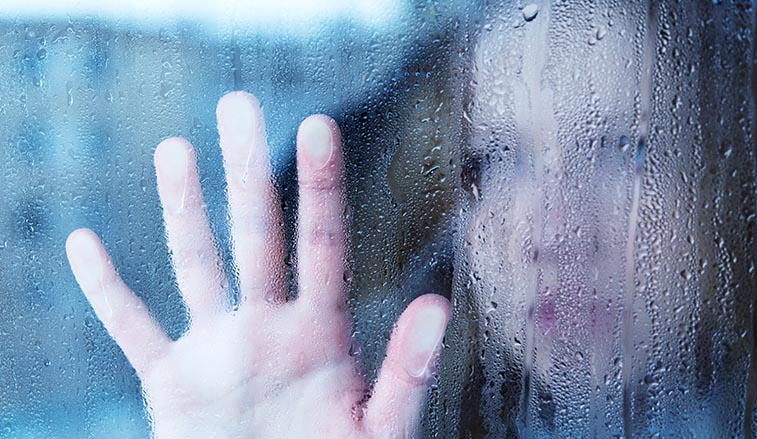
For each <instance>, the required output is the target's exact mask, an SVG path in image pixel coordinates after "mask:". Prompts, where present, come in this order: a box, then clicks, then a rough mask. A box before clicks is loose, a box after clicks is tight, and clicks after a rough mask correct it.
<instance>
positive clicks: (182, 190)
mask: <svg viewBox="0 0 757 439" xmlns="http://www.w3.org/2000/svg"><path fill="white" fill-rule="evenodd" d="M194 162H195V157H194V149H193V148H192V145H191V144H190V143H189V141H187V140H186V139H183V138H181V137H170V138H168V139H165V140H163V141H162V142H160V144H158V147H157V148H156V149H155V173H156V175H157V177H158V192H159V193H160V198H161V201H162V202H163V208H164V211H165V212H167V213H170V214H174V213H178V212H180V211H181V210H182V209H183V208H184V203H185V201H186V200H185V198H186V197H187V189H188V182H189V179H188V176H189V171H190V169H191V167H192V166H193V165H194Z"/></svg>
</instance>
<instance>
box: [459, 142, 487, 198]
mask: <svg viewBox="0 0 757 439" xmlns="http://www.w3.org/2000/svg"><path fill="white" fill-rule="evenodd" d="M485 160H486V158H485V157H484V156H483V155H482V154H481V152H479V151H473V150H470V149H466V150H465V152H463V157H462V172H461V175H460V179H461V182H462V185H463V189H464V190H465V191H466V192H468V193H470V194H471V195H473V196H474V197H475V198H476V199H478V198H479V197H480V196H481V195H480V193H479V191H480V188H481V174H482V172H483V170H484V167H485V166H484V161H485Z"/></svg>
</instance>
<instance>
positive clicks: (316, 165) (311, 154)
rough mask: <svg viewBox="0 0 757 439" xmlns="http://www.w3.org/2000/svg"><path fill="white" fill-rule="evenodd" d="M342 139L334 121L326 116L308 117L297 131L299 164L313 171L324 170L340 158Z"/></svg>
mask: <svg viewBox="0 0 757 439" xmlns="http://www.w3.org/2000/svg"><path fill="white" fill-rule="evenodd" d="M341 142H342V137H341V132H340V131H339V126H338V125H337V123H336V122H335V121H334V119H332V118H330V117H329V116H326V115H325V114H315V115H312V116H309V117H307V118H306V119H305V120H304V121H302V123H301V124H300V128H299V130H298V131H297V158H298V162H300V163H303V164H305V165H306V166H308V167H309V168H312V169H316V170H319V169H323V168H325V167H326V166H327V165H329V164H331V163H334V162H335V160H334V159H335V158H336V157H339V149H340V147H341Z"/></svg>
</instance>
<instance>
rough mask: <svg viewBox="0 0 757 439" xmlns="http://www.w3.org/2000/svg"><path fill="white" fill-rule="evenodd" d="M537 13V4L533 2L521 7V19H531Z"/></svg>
mask: <svg viewBox="0 0 757 439" xmlns="http://www.w3.org/2000/svg"><path fill="white" fill-rule="evenodd" d="M537 15H539V6H538V5H537V4H535V3H531V4H529V5H528V6H526V7H525V8H523V19H524V20H526V21H532V20H533V19H534V18H536V16H537Z"/></svg>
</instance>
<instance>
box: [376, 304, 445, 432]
mask: <svg viewBox="0 0 757 439" xmlns="http://www.w3.org/2000/svg"><path fill="white" fill-rule="evenodd" d="M449 315H450V305H449V301H448V300H447V299H445V298H444V297H442V296H439V295H436V294H426V295H423V296H421V297H418V298H417V299H415V300H414V301H413V302H412V303H411V304H410V305H409V306H408V307H407V309H406V310H405V312H403V313H402V315H401V316H400V318H399V321H398V322H397V325H396V326H395V328H394V332H393V334H392V338H391V340H390V341H389V346H388V347H387V350H386V358H385V359H384V364H383V365H382V366H381V373H380V374H379V379H378V381H377V382H376V386H375V387H374V390H373V396H372V397H371V399H370V400H369V401H368V405H367V407H366V411H365V417H364V418H363V419H364V422H365V427H366V429H367V431H368V432H370V433H372V434H373V436H374V437H380V438H387V439H389V438H391V439H400V438H411V437H415V436H416V430H417V428H418V424H419V423H420V417H421V412H422V410H423V407H424V405H425V402H426V396H427V392H428V387H429V385H430V384H431V380H432V378H433V376H434V373H435V372H436V360H437V358H438V357H439V353H440V351H441V345H442V338H443V336H444V331H445V329H446V327H447V321H448V320H449Z"/></svg>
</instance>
